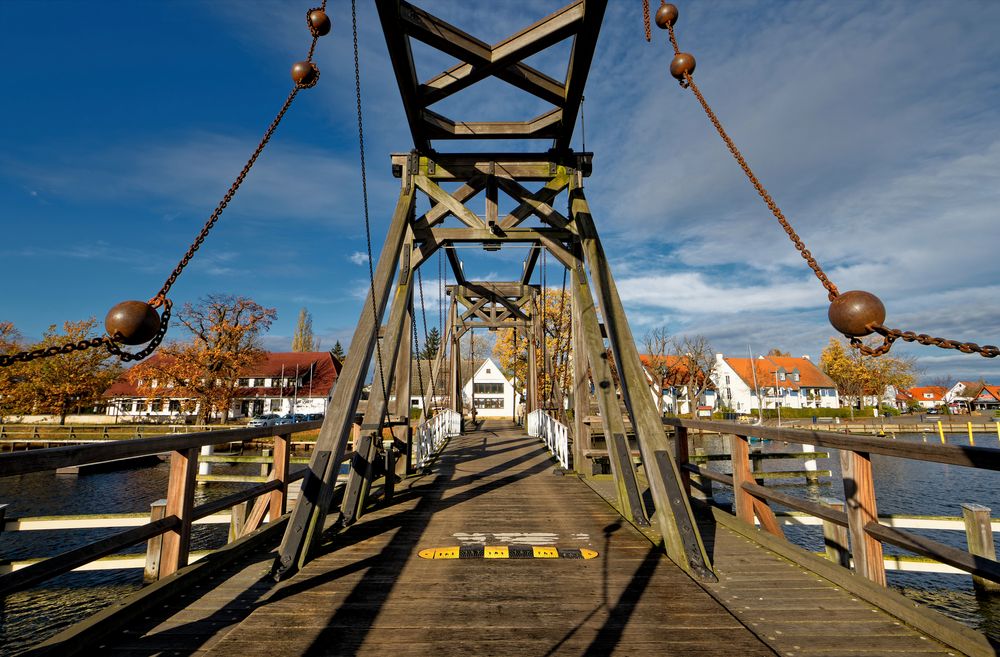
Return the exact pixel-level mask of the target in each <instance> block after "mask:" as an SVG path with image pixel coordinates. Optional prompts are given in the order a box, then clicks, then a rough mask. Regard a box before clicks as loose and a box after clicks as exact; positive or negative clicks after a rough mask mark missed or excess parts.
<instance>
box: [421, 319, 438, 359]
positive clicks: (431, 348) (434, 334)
mask: <svg viewBox="0 0 1000 657" xmlns="http://www.w3.org/2000/svg"><path fill="white" fill-rule="evenodd" d="M440 346H441V334H440V333H439V332H438V329H437V327H436V326H433V327H431V330H430V331H428V332H427V337H426V339H425V341H424V349H423V351H421V352H420V353H419V354H418V356H419V357H420V358H423V359H425V360H432V359H433V358H434V357H435V356H437V352H438V348H439V347H440Z"/></svg>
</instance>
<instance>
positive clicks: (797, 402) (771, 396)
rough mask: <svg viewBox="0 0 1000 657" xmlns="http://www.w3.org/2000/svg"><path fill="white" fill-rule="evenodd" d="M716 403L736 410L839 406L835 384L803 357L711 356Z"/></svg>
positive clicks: (746, 411) (747, 411)
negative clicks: (713, 359)
mask: <svg viewBox="0 0 1000 657" xmlns="http://www.w3.org/2000/svg"><path fill="white" fill-rule="evenodd" d="M712 379H713V380H714V382H715V387H716V390H717V391H718V395H719V402H718V403H719V405H720V406H724V407H726V408H730V409H732V410H733V411H736V412H737V413H750V412H752V411H755V410H757V409H758V408H764V409H767V408H778V407H779V406H780V407H782V408H840V396H839V394H838V393H837V385H836V384H835V383H834V382H833V380H832V379H831V378H830V377H828V376H827V375H826V374H824V373H823V371H822V370H820V369H819V368H818V367H816V365H814V364H813V362H812V361H811V360H810V359H809V358H808V357H807V356H803V357H801V358H794V357H791V356H758V357H757V358H755V359H753V360H751V359H750V358H730V357H726V356H724V355H722V354H716V355H715V369H714V370H713V371H712Z"/></svg>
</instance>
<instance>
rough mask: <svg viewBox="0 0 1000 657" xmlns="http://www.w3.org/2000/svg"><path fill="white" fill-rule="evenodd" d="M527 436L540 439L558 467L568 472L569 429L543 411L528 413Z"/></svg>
mask: <svg viewBox="0 0 1000 657" xmlns="http://www.w3.org/2000/svg"><path fill="white" fill-rule="evenodd" d="M528 435H529V436H534V437H535V438H541V439H542V442H544V443H545V445H546V447H548V448H549V451H550V452H552V456H554V457H556V460H557V461H559V465H561V466H562V467H564V468H565V469H567V470H569V429H567V428H566V425H565V424H563V423H562V422H560V421H558V420H557V419H555V418H554V417H552V416H551V415H549V414H548V413H546V412H545V411H531V412H530V413H528Z"/></svg>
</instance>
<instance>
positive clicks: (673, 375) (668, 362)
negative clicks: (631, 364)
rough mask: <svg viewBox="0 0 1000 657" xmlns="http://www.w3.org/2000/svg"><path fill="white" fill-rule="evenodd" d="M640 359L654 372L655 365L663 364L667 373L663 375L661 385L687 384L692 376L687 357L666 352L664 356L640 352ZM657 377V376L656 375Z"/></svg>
mask: <svg viewBox="0 0 1000 657" xmlns="http://www.w3.org/2000/svg"><path fill="white" fill-rule="evenodd" d="M639 360H641V361H642V364H643V365H644V366H645V367H646V369H647V370H648V371H649V372H650V373H652V372H653V367H654V366H661V365H662V366H663V367H664V368H666V371H667V374H666V376H665V377H663V381H661V385H665V386H670V385H685V384H686V383H687V381H688V379H689V378H690V377H691V374H690V370H689V368H688V361H687V359H686V358H682V357H680V356H673V355H671V354H664V355H663V356H651V355H649V354H639ZM654 378H655V377H654Z"/></svg>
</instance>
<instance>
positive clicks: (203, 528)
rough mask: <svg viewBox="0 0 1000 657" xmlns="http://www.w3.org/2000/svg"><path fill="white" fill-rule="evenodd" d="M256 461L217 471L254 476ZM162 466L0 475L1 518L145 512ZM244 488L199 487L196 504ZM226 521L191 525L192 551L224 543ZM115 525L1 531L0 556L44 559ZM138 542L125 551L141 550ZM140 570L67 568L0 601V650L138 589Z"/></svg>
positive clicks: (158, 489) (158, 491)
mask: <svg viewBox="0 0 1000 657" xmlns="http://www.w3.org/2000/svg"><path fill="white" fill-rule="evenodd" d="M257 467H259V466H253V465H238V466H230V465H224V464H216V465H215V466H214V468H215V470H214V471H215V472H216V473H219V474H236V473H242V474H254V473H256V468H257ZM168 477H169V465H168V464H167V463H163V464H160V465H158V466H156V467H152V468H141V469H135V470H125V471H121V472H108V473H100V474H90V475H80V476H63V475H55V474H54V473H52V472H40V473H33V474H30V475H22V476H16V477H3V478H0V504H7V505H8V506H7V517H8V518H10V517H26V516H52V515H75V514H98V513H148V512H149V505H150V504H152V503H153V502H155V501H157V500H160V499H162V498H164V497H165V496H166V491H167V479H168ZM247 486H249V484H239V483H235V484H234V483H212V484H209V485H205V486H199V487H198V488H197V489H196V492H195V504H202V503H204V502H206V501H208V500H211V499H218V498H219V497H223V496H225V495H228V494H231V493H234V492H237V491H239V490H242V489H244V488H246V487H247ZM228 530H229V527H228V525H196V526H195V527H193V528H192V534H191V546H192V549H194V550H205V549H214V548H218V547H220V546H222V545H224V544H225V542H226V538H227V535H228ZM119 531H122V528H112V529H77V530H72V531H25V532H3V533H0V559H3V560H19V559H27V558H33V557H48V556H53V555H56V554H60V553H62V552H65V551H66V550H69V549H72V548H75V547H79V546H81V545H83V544H85V543H88V542H91V541H94V540H96V539H99V538H101V537H103V536H108V535H110V534H114V533H116V532H119ZM145 551H146V546H145V544H144V543H143V544H140V545H136V546H133V547H132V548H130V549H128V550H126V551H125V552H124V553H129V554H142V553H145ZM141 586H142V571H141V570H139V569H130V570H94V571H84V572H75V573H67V574H65V575H61V576H59V577H56V578H53V579H51V580H48V581H47V582H44V583H42V584H40V585H39V586H37V587H35V588H33V589H30V590H28V591H23V592H20V593H15V594H13V595H9V596H7V597H6V599H4V600H2V601H0V654H2V655H13V654H17V653H18V652H21V651H23V650H24V649H26V648H27V647H28V646H31V645H34V644H37V643H38V642H40V641H42V640H44V639H45V638H47V637H49V636H51V635H53V634H55V633H57V632H58V631H60V630H62V629H64V628H65V627H67V626H69V625H71V624H73V623H75V622H77V621H80V620H83V619H84V618H86V617H88V616H90V615H92V614H94V613H95V612H97V611H99V610H100V609H102V608H103V607H105V606H107V605H108V604H110V603H112V602H114V601H116V600H118V599H120V598H121V597H123V596H125V595H127V594H129V593H131V592H133V591H136V590H138V589H139V588H141Z"/></svg>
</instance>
